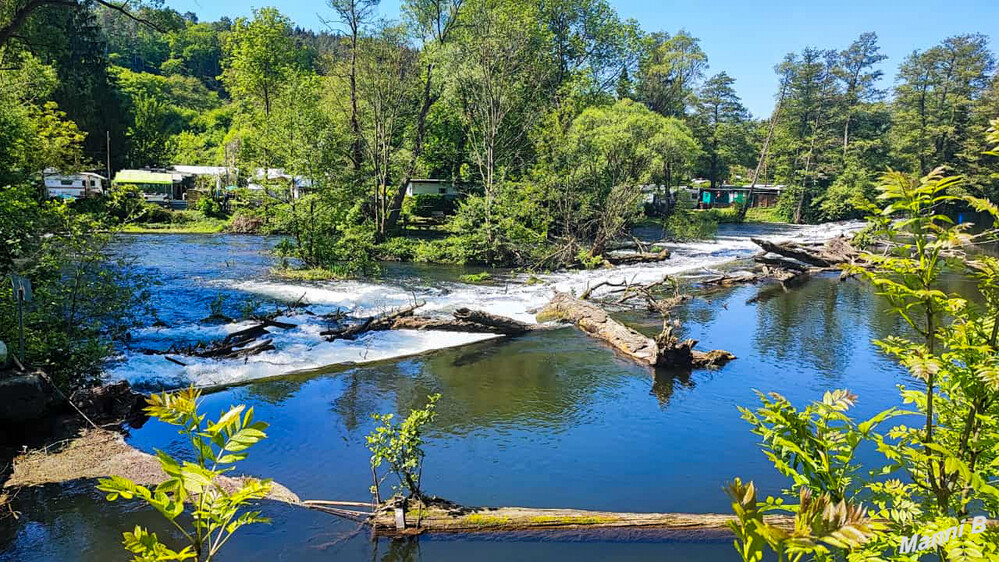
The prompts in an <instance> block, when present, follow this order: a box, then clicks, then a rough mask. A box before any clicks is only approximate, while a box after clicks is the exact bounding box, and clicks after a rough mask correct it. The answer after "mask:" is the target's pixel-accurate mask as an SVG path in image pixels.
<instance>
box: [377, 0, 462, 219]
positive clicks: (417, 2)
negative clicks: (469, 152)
mask: <svg viewBox="0 0 999 562" xmlns="http://www.w3.org/2000/svg"><path fill="white" fill-rule="evenodd" d="M463 3H464V0H407V1H406V3H405V4H404V5H403V10H404V11H405V13H406V15H407V18H408V19H409V20H410V22H411V23H412V25H413V27H414V28H415V29H416V30H417V32H418V34H419V36H420V40H421V42H422V45H423V49H422V51H421V53H420V58H421V61H420V62H421V64H422V66H423V84H422V86H423V88H422V90H423V91H422V96H421V97H422V99H421V100H420V108H419V110H418V111H417V115H416V127H415V134H414V135H413V148H412V150H411V152H410V158H409V163H408V165H407V166H406V168H405V172H404V173H403V174H402V175H401V177H400V181H399V182H398V183H397V184H396V189H395V193H394V194H393V195H392V201H391V202H390V203H389V211H388V214H387V216H386V217H385V223H384V227H383V229H382V231H381V232H380V235H384V234H385V233H386V232H390V231H392V230H395V226H396V223H397V222H398V220H399V214H400V213H401V212H402V203H403V200H404V199H405V197H406V186H407V185H408V184H409V181H410V180H411V179H412V178H413V174H414V173H415V172H416V165H417V162H418V161H419V159H420V157H421V156H422V155H423V150H424V146H425V145H426V136H427V116H428V115H429V114H430V108H431V107H432V106H433V105H434V104H435V103H437V100H438V99H439V98H440V88H439V86H438V84H437V81H436V79H435V71H436V69H437V66H438V64H439V62H440V59H441V58H442V57H443V54H444V50H445V49H446V48H447V47H448V46H449V43H450V41H451V37H452V35H453V34H454V29H455V26H456V25H457V22H458V18H459V15H460V14H461V9H462V4H463Z"/></svg>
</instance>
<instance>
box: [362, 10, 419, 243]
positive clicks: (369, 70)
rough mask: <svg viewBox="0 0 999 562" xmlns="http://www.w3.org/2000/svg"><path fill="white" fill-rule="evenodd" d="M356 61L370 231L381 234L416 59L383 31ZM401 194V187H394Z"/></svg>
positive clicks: (399, 38) (391, 31) (398, 31)
mask: <svg viewBox="0 0 999 562" xmlns="http://www.w3.org/2000/svg"><path fill="white" fill-rule="evenodd" d="M361 45H362V47H363V48H362V52H361V56H360V57H359V58H358V69H359V70H360V72H359V73H358V82H357V86H358V98H359V100H360V102H361V106H360V119H359V120H360V124H361V135H362V141H363V146H364V156H365V159H366V162H367V163H368V165H369V166H370V168H369V169H370V173H371V175H372V176H373V179H374V181H373V182H372V183H373V184H374V191H373V194H374V197H373V201H372V202H373V204H374V209H375V227H376V231H377V232H379V233H384V232H385V227H386V221H387V215H388V203H389V200H388V187H389V182H390V181H391V179H392V178H393V176H396V177H397V176H398V175H401V173H400V172H399V171H398V170H399V168H400V164H401V163H400V162H399V161H398V160H399V158H398V156H399V151H400V149H401V148H402V141H403V134H402V132H403V129H404V128H405V125H406V119H407V118H408V117H411V116H412V115H411V113H412V110H413V108H414V106H415V103H414V102H415V101H416V99H417V95H416V91H415V90H416V80H414V79H415V78H416V68H417V65H416V53H415V52H414V51H413V50H412V49H410V47H409V45H407V43H406V37H405V33H404V30H403V29H402V28H399V27H394V28H393V27H388V28H383V29H381V30H379V32H378V33H377V34H376V35H374V36H372V37H369V38H365V39H364V40H363V41H362V42H361ZM399 189H400V190H404V188H403V187H401V186H400V187H399Z"/></svg>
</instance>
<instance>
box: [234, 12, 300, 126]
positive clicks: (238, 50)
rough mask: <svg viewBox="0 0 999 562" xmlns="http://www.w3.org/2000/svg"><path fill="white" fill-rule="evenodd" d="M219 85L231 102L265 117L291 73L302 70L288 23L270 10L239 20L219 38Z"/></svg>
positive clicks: (277, 13) (298, 52)
mask: <svg viewBox="0 0 999 562" xmlns="http://www.w3.org/2000/svg"><path fill="white" fill-rule="evenodd" d="M222 46H223V52H224V54H225V58H224V59H223V63H222V68H223V70H222V82H223V83H224V84H225V86H226V88H227V89H228V90H229V92H230V93H231V94H232V96H233V98H234V99H236V100H238V101H239V102H241V103H244V104H250V105H251V106H256V107H260V108H262V109H263V112H264V115H265V116H268V115H270V112H271V106H272V104H273V103H274V100H275V99H277V98H278V97H279V96H280V95H281V91H282V89H283V88H284V85H285V84H286V82H287V80H288V77H289V75H290V74H291V73H293V72H296V71H298V70H301V69H302V67H303V63H304V59H303V55H304V53H303V51H302V49H301V48H300V47H299V46H298V45H297V44H296V43H295V40H294V39H293V38H292V36H291V21H290V20H289V19H288V18H287V17H286V16H284V15H282V14H281V13H280V12H278V11H277V10H276V9H274V8H261V9H256V10H254V11H253V19H250V20H247V19H246V18H239V19H237V20H236V21H235V23H234V24H233V27H232V31H231V32H230V33H228V34H226V35H225V36H224V38H223V43H222Z"/></svg>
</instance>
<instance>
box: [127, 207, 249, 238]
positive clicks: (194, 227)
mask: <svg viewBox="0 0 999 562" xmlns="http://www.w3.org/2000/svg"><path fill="white" fill-rule="evenodd" d="M168 213H169V215H168V216H169V219H170V221H169V222H143V223H132V224H127V225H125V227H124V228H123V229H122V230H123V231H124V232H130V233H133V234H217V233H219V232H224V231H225V230H226V229H227V228H228V227H229V221H228V220H227V219H215V218H211V217H206V216H205V215H204V214H202V213H201V212H200V211H168Z"/></svg>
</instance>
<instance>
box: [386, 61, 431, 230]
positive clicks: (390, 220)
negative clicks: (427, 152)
mask: <svg viewBox="0 0 999 562" xmlns="http://www.w3.org/2000/svg"><path fill="white" fill-rule="evenodd" d="M433 71H434V65H433V64H428V65H427V78H426V80H425V81H424V83H423V104H422V105H420V113H419V114H418V115H417V116H416V139H414V142H413V152H412V154H411V155H410V157H409V165H408V166H407V167H406V173H405V175H403V177H402V181H401V182H400V183H399V184H398V185H397V186H396V190H395V193H394V194H393V195H392V202H391V204H390V205H389V207H390V208H389V212H388V216H387V217H385V226H384V228H383V229H382V231H381V232H380V233H379V237H384V235H385V234H387V233H389V232H394V231H395V229H396V224H397V223H398V222H399V214H400V213H401V212H402V203H403V201H404V200H405V199H406V186H407V185H409V182H410V181H411V180H412V179H413V173H414V172H415V171H416V162H417V160H418V159H419V158H420V156H421V155H422V154H423V140H424V137H425V136H426V134H427V115H428V114H429V113H430V107H431V106H432V105H433V104H434V102H435V101H436V97H435V96H433V93H432V81H431V78H432V74H433Z"/></svg>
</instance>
